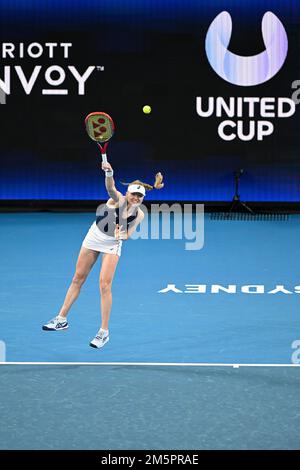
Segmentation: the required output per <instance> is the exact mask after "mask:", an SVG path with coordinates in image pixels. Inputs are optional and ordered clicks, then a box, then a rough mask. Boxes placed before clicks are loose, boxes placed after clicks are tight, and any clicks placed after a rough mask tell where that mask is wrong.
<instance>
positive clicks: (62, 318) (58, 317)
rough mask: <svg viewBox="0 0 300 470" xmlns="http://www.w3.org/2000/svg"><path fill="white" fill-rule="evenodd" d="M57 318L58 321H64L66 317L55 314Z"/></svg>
mask: <svg viewBox="0 0 300 470" xmlns="http://www.w3.org/2000/svg"><path fill="white" fill-rule="evenodd" d="M56 318H57V320H58V321H59V323H65V322H66V321H68V320H67V318H66V317H61V316H60V315H57V317H56Z"/></svg>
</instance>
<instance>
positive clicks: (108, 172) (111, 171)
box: [105, 170, 114, 178]
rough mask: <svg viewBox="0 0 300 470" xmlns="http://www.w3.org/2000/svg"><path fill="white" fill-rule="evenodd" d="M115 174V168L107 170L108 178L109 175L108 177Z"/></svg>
mask: <svg viewBox="0 0 300 470" xmlns="http://www.w3.org/2000/svg"><path fill="white" fill-rule="evenodd" d="M113 174H114V170H106V172H105V176H106V178H107V177H108V178H110V177H112V176H113Z"/></svg>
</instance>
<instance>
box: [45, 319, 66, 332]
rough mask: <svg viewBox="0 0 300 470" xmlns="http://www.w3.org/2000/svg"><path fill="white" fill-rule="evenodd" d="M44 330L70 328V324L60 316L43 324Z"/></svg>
mask: <svg viewBox="0 0 300 470" xmlns="http://www.w3.org/2000/svg"><path fill="white" fill-rule="evenodd" d="M42 328H43V330H45V331H58V330H66V329H67V328H69V324H68V322H67V320H66V321H62V320H61V318H60V319H59V318H58V317H55V318H53V319H52V320H50V321H49V322H48V323H46V324H45V325H43V327H42Z"/></svg>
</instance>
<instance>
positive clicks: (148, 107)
mask: <svg viewBox="0 0 300 470" xmlns="http://www.w3.org/2000/svg"><path fill="white" fill-rule="evenodd" d="M143 112H144V113H145V114H150V113H151V106H148V105H147V104H146V105H145V106H144V107H143Z"/></svg>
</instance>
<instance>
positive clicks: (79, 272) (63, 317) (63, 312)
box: [43, 247, 99, 330]
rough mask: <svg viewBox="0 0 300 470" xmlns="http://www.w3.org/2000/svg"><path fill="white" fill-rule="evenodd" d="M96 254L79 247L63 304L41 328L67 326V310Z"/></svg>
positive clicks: (63, 327)
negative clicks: (53, 316) (73, 271)
mask: <svg viewBox="0 0 300 470" xmlns="http://www.w3.org/2000/svg"><path fill="white" fill-rule="evenodd" d="M98 256H99V252H97V251H94V250H89V249H88V248H84V247H81V250H80V253H79V256H78V259H77V263H76V269H75V274H74V276H73V279H72V282H71V284H70V287H69V289H68V291H67V294H66V297H65V300H64V302H63V305H62V307H61V309H60V311H59V313H58V315H57V316H56V317H55V318H54V319H53V320H50V322H49V323H47V324H46V325H44V326H43V330H58V329H66V328H67V327H68V323H67V315H68V312H69V310H70V308H71V306H72V304H73V303H74V302H75V300H76V299H77V297H78V296H79V293H80V289H81V287H82V285H83V283H84V282H85V280H86V278H87V276H88V275H89V272H90V271H91V269H92V267H93V265H94V264H95V262H96V261H97V258H98Z"/></svg>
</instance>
